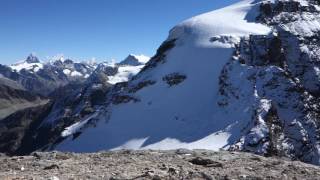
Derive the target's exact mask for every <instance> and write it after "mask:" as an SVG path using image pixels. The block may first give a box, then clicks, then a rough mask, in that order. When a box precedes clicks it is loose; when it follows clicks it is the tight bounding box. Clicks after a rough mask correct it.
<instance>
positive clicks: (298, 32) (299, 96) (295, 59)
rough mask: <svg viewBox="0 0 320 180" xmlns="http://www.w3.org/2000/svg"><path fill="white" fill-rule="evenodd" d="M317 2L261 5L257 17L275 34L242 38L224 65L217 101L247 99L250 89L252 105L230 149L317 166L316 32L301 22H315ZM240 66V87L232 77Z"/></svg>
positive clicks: (318, 86) (318, 80)
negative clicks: (247, 121)
mask: <svg viewBox="0 0 320 180" xmlns="http://www.w3.org/2000/svg"><path fill="white" fill-rule="evenodd" d="M315 3H316V2H315V1H308V4H309V5H308V6H305V5H303V4H300V3H299V2H294V1H277V2H276V3H270V2H267V3H263V4H262V5H261V12H262V13H261V15H260V16H259V17H258V21H261V22H263V23H265V24H267V25H269V26H272V27H274V29H275V30H274V32H273V34H271V35H268V36H255V35H252V36H250V37H249V38H243V39H242V40H241V42H240V44H239V45H238V47H237V48H236V52H235V56H234V58H233V60H231V61H230V62H229V63H228V64H227V65H225V68H224V69H223V71H222V73H221V76H220V94H221V97H222V98H221V101H220V102H219V105H220V106H228V105H229V104H230V103H232V102H233V101H244V100H245V99H248V98H250V95H249V94H248V92H245V91H247V90H248V89H250V92H251V93H252V94H255V96H254V97H253V98H254V99H255V100H254V101H255V103H256V104H255V105H254V106H256V107H254V112H253V114H254V116H253V117H252V124H249V125H248V126H247V128H246V129H243V138H242V139H240V140H239V143H238V144H236V145H234V146H233V147H231V150H242V151H248V152H254V153H258V154H263V155H267V156H268V155H270V156H274V155H278V156H286V157H289V158H291V159H294V160H295V159H298V160H301V161H304V162H309V163H314V164H319V162H320V161H319V157H320V150H319V144H320V138H319V132H320V128H319V127H320V126H319V122H320V121H319V119H320V96H319V94H320V78H319V67H320V66H319V65H320V64H319V57H320V56H319V55H320V54H319V53H320V47H319V41H318V39H319V31H317V30H314V29H312V28H313V26H312V25H311V26H305V25H303V24H304V23H310V24H312V23H316V22H318V20H317V18H319V17H320V13H319V11H316V10H315V8H314V6H315ZM310 39H312V40H311V41H310ZM239 69H242V70H241V72H242V73H244V74H246V75H245V77H241V78H238V79H237V81H240V82H242V84H241V85H239V84H235V83H234V81H232V78H235V77H236V76H237V72H238V71H239ZM239 77H240V76H239ZM244 84H245V85H247V86H246V88H247V89H246V90H245V89H244V88H243V87H242V85H244Z"/></svg>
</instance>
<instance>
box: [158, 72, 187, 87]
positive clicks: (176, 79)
mask: <svg viewBox="0 0 320 180" xmlns="http://www.w3.org/2000/svg"><path fill="white" fill-rule="evenodd" d="M186 78H187V77H186V76H185V75H182V74H179V73H172V74H168V75H166V76H165V77H163V79H162V80H163V81H165V82H166V83H167V84H168V85H169V86H174V85H178V84H180V83H182V82H183V81H184V80H185V79H186Z"/></svg>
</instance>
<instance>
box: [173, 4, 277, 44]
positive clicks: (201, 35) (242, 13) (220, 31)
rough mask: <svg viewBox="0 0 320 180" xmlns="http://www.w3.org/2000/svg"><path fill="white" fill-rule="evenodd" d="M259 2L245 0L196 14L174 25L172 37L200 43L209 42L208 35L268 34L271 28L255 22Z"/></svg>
mask: <svg viewBox="0 0 320 180" xmlns="http://www.w3.org/2000/svg"><path fill="white" fill-rule="evenodd" d="M258 7H259V3H257V1H255V0H243V1H241V2H239V3H236V4H234V5H231V6H228V7H225V8H222V9H219V10H215V11H211V12H208V13H205V14H202V15H199V16H195V17H193V18H190V19H188V20H185V21H183V22H182V23H180V24H178V25H177V26H176V27H174V28H173V29H172V30H171V32H170V35H169V40H170V39H181V38H183V37H184V38H186V39H188V41H189V40H193V41H196V42H198V43H200V44H208V43H209V41H208V37H217V36H246V35H250V34H268V33H269V32H270V31H271V29H270V28H269V27H267V26H265V25H263V24H258V23H255V22H253V20H254V19H255V18H256V17H257V15H258Z"/></svg>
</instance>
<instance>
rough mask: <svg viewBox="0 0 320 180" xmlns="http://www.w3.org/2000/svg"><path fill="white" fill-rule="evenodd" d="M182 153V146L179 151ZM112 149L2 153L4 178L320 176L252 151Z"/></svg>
mask: <svg viewBox="0 0 320 180" xmlns="http://www.w3.org/2000/svg"><path fill="white" fill-rule="evenodd" d="M178 151H179V150H178ZM178 151H112V152H100V153H93V154H75V153H61V152H48V153H39V152H36V153H33V154H32V155H30V156H19V157H6V156H0V161H1V162H2V163H1V164H0V179H12V178H13V177H14V178H21V179H30V178H31V179H32V178H35V179H69V178H70V177H72V178H75V179H83V178H85V179H153V180H155V179H206V180H207V179H276V180H278V179H279V180H280V179H310V180H311V179H319V176H320V174H319V172H320V168H319V167H317V166H312V165H307V164H304V163H301V162H291V161H287V160H285V159H280V158H265V157H261V156H257V155H253V154H248V153H230V152H225V151H221V152H213V151H205V150H197V151H188V153H181V152H178Z"/></svg>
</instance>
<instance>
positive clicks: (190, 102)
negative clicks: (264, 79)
mask: <svg viewBox="0 0 320 180" xmlns="http://www.w3.org/2000/svg"><path fill="white" fill-rule="evenodd" d="M257 14H258V13H257V5H256V3H255V1H253V0H249V1H247V0H246V1H241V2H240V3H237V4H235V5H232V6H230V7H227V8H224V9H221V10H217V11H213V12H210V13H207V14H203V15H200V16H197V17H194V18H192V19H189V20H187V21H185V22H183V23H181V24H179V25H178V26H176V27H175V28H173V29H172V31H171V33H170V35H169V38H168V40H167V41H166V42H165V43H164V44H163V45H162V46H161V47H160V48H159V50H158V53H157V55H156V56H154V57H153V58H152V59H151V60H150V62H149V63H148V64H147V65H146V67H145V68H143V70H142V72H141V73H139V74H138V75H137V76H136V77H135V78H134V80H133V81H131V82H129V84H128V85H127V86H126V87H128V88H129V90H128V91H125V92H122V93H123V94H121V95H118V96H116V98H114V99H116V100H117V101H116V102H113V103H112V104H110V105H109V106H107V107H106V110H105V111H107V112H109V116H105V117H100V120H99V121H98V123H97V125H96V126H95V128H88V129H86V130H85V131H83V132H82V134H81V135H80V136H79V137H77V138H76V139H74V140H72V138H68V139H67V140H65V141H64V142H62V143H61V144H59V145H58V146H57V147H56V149H58V150H65V151H67V150H70V151H79V152H90V151H97V150H102V149H119V148H129V149H142V148H151V149H174V148H190V149H196V148H203V149H214V150H217V149H219V148H223V147H227V146H228V145H230V144H233V143H235V142H236V141H237V140H238V139H239V138H240V134H241V129H242V128H243V127H245V125H247V124H248V123H249V122H250V120H251V119H250V116H251V115H252V113H251V112H248V111H251V109H250V106H251V105H252V104H253V103H254V102H255V97H254V96H253V95H252V96H251V97H248V98H247V99H246V100H245V101H243V102H241V103H238V104H232V105H230V106H229V108H228V109H224V108H221V107H220V106H218V101H219V76H220V73H221V71H222V70H223V67H224V65H225V64H226V63H228V61H229V60H230V59H231V58H232V55H233V53H234V51H235V44H236V43H239V42H240V37H243V36H248V35H249V34H256V35H258V34H261V35H266V34H268V33H269V32H270V31H271V29H270V28H268V27H267V26H264V25H262V24H258V23H254V22H253V19H255V18H256V15H257ZM239 71H241V69H239ZM237 83H239V84H241V83H242V82H237ZM242 85H243V86H246V84H245V83H243V84H242ZM124 89H125V88H124ZM262 108H263V106H262ZM77 128H78V129H79V127H77ZM80 129H81V128H80ZM67 130H68V131H69V132H70V131H72V130H71V129H70V128H67Z"/></svg>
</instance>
